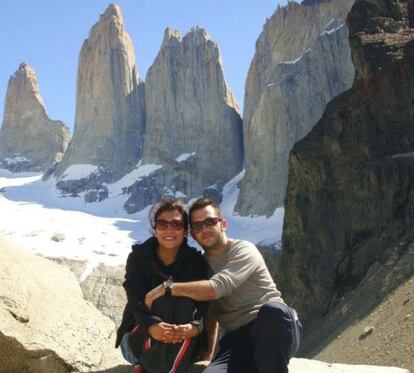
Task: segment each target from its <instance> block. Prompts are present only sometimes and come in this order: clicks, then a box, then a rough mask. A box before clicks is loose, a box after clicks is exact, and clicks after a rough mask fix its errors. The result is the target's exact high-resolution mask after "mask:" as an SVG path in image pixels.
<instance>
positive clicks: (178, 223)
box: [155, 219, 184, 231]
mask: <svg viewBox="0 0 414 373" xmlns="http://www.w3.org/2000/svg"><path fill="white" fill-rule="evenodd" d="M169 227H171V229H173V230H175V231H180V230H181V229H183V228H184V222H183V221H182V220H178V219H176V220H171V221H168V220H164V219H159V220H157V221H156V223H155V228H156V229H159V230H160V231H165V230H167V229H168V228H169Z"/></svg>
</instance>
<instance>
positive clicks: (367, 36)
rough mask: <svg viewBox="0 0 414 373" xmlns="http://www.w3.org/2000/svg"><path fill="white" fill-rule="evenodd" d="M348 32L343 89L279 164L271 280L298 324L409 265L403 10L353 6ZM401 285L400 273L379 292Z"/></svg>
mask: <svg viewBox="0 0 414 373" xmlns="http://www.w3.org/2000/svg"><path fill="white" fill-rule="evenodd" d="M348 26H349V30H350V44H351V49H352V59H353V62H354V65H355V68H356V78H355V82H354V84H353V87H352V88H351V89H350V90H349V91H347V92H345V93H343V94H341V95H340V96H339V97H337V98H336V99H334V100H333V101H332V102H330V103H329V105H328V106H327V109H326V111H325V113H324V115H323V117H322V119H321V120H320V121H319V122H318V123H317V125H316V126H315V127H314V128H313V130H312V131H311V132H310V134H308V135H307V136H306V137H305V138H304V139H303V140H301V141H300V142H299V143H297V144H296V145H295V147H294V149H293V150H292V153H291V157H290V161H289V183H288V189H287V197H286V205H285V220H284V231H283V238H282V241H283V250H282V254H281V257H280V261H279V265H278V277H277V278H278V283H279V286H280V287H281V289H282V291H283V292H284V295H285V297H286V298H287V300H288V301H289V302H290V303H291V304H293V305H294V306H295V307H297V308H298V310H299V311H300V312H301V313H302V317H303V318H304V320H305V321H311V320H317V319H318V318H320V317H321V316H322V315H324V314H325V313H326V312H328V311H329V310H330V309H332V308H333V307H335V306H336V305H337V304H339V303H340V301H341V299H342V298H343V297H344V296H346V295H347V294H348V293H349V292H350V291H351V290H352V289H353V288H355V287H356V286H358V284H360V283H361V280H362V279H363V278H364V277H365V276H367V275H368V274H369V272H370V271H371V270H373V268H374V267H375V265H376V264H384V263H387V262H388V259H389V258H390V256H395V257H396V258H397V259H398V258H403V257H404V258H405V259H404V261H407V264H409V265H411V266H412V265H413V260H414V256H412V255H406V254H407V252H408V251H409V248H410V247H411V246H412V244H413V242H414V230H413V225H412V222H413V219H414V189H413V185H414V157H413V155H414V126H413V123H414V106H413V104H412V98H413V97H414V29H413V27H414V9H413V6H412V1H404V0H398V1H392V0H370V1H365V0H360V1H357V2H356V4H355V5H354V6H353V8H352V11H351V13H350V14H349V16H348ZM393 266H394V264H392V263H391V264H390V266H389V267H388V271H389V272H391V270H392V268H393ZM409 268H411V271H412V267H409ZM410 275H412V272H411V273H410V270H408V271H405V272H400V273H399V274H398V276H395V277H394V282H393V283H392V286H388V289H389V290H392V288H395V287H396V286H398V285H399V284H401V283H402V282H404V281H405V280H406V279H407V278H408V276H410ZM386 279H387V277H386V276H382V277H380V278H378V281H377V283H376V284H375V287H374V288H378V289H382V288H383V287H384V286H385V285H386V281H387V280H386ZM390 288H391V289H390ZM384 295H385V294H383V293H380V292H379V295H378V298H381V297H383V296H384Z"/></svg>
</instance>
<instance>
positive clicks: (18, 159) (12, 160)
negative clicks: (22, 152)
mask: <svg viewBox="0 0 414 373" xmlns="http://www.w3.org/2000/svg"><path fill="white" fill-rule="evenodd" d="M3 162H5V163H7V164H8V165H14V164H17V163H21V162H30V159H28V158H26V157H22V156H15V157H12V158H9V157H7V158H4V159H3Z"/></svg>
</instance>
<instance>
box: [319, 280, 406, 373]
mask: <svg viewBox="0 0 414 373" xmlns="http://www.w3.org/2000/svg"><path fill="white" fill-rule="evenodd" d="M413 346H414V276H412V277H411V278H410V279H409V280H408V281H407V282H405V283H404V284H403V285H401V286H400V287H399V288H398V289H396V290H395V291H394V292H393V293H392V294H390V295H389V296H388V297H387V298H386V299H385V300H384V301H383V302H382V303H381V304H380V305H378V306H377V307H376V308H375V309H374V311H373V312H371V313H370V314H369V315H368V316H366V317H364V318H361V319H359V320H356V321H355V323H354V324H353V325H351V326H349V327H348V328H347V329H345V330H344V331H343V332H342V333H341V334H339V335H338V336H337V337H336V338H335V339H334V340H333V341H332V342H331V343H330V344H329V345H327V346H326V347H324V348H323V349H322V350H321V351H320V352H319V353H317V354H316V355H315V356H314V358H315V359H317V360H322V361H328V362H337V363H348V364H373V365H392V366H398V367H403V368H406V369H409V370H410V371H411V372H414V347H413Z"/></svg>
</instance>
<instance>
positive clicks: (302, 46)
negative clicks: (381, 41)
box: [236, 0, 353, 215]
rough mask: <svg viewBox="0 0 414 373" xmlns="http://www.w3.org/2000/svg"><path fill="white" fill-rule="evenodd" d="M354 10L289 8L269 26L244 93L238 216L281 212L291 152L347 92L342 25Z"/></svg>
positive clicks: (334, 1)
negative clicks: (329, 104)
mask: <svg viewBox="0 0 414 373" xmlns="http://www.w3.org/2000/svg"><path fill="white" fill-rule="evenodd" d="M352 4H353V0H330V1H326V2H306V3H303V4H302V5H299V4H298V3H296V2H293V1H292V2H290V3H288V5H287V6H286V7H282V8H281V7H279V8H278V9H277V11H276V12H275V14H274V15H273V16H272V17H271V18H270V19H268V20H267V22H266V24H265V26H264V29H263V32H262V34H261V35H260V37H259V39H258V41H257V43H256V53H255V56H254V58H253V61H252V63H251V65H250V69H249V72H248V76H247V80H246V86H245V97H244V113H243V122H244V142H245V169H246V175H245V177H244V179H243V180H242V184H241V190H240V195H239V199H238V202H237V205H236V210H237V211H238V212H239V213H241V214H242V215H248V214H258V215H271V214H272V213H273V211H274V210H275V208H276V207H280V206H282V205H283V201H284V197H285V191H286V185H287V175H288V158H289V152H290V150H291V149H292V147H293V145H294V144H295V143H296V142H297V141H298V140H300V139H301V138H303V137H304V136H305V135H306V134H307V133H308V132H309V131H310V129H311V128H312V127H313V126H314V125H315V123H316V122H317V121H318V120H319V119H320V117H321V116H322V113H323V110H324V109H325V105H326V103H327V102H329V101H330V100H331V99H332V98H333V97H335V96H337V95H338V94H340V93H341V92H343V91H344V90H346V89H348V88H349V87H350V86H351V84H352V80H353V66H352V63H351V56H350V49H349V44H348V30H347V28H346V26H345V25H344V23H345V18H346V15H347V13H348V11H349V9H350V7H351V6H352ZM252 191H254V193H255V198H254V199H252V198H251V193H252Z"/></svg>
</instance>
